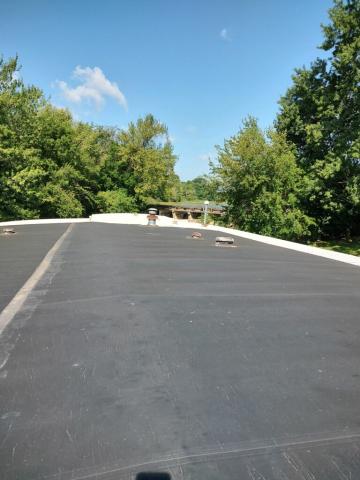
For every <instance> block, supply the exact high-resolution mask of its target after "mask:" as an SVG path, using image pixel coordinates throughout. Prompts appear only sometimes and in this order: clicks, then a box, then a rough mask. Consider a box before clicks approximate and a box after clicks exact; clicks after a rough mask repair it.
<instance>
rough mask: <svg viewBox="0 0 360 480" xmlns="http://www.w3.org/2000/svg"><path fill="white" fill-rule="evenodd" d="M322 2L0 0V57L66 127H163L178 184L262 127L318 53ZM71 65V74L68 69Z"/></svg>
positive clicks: (327, 1) (327, 0)
mask: <svg viewBox="0 0 360 480" xmlns="http://www.w3.org/2000/svg"><path fill="white" fill-rule="evenodd" d="M331 5H332V2H331V1H330V0H301V1H300V0H221V1H220V0H193V1H190V0H102V1H93V0H86V1H85V0H74V1H68V0H62V1H60V0H2V2H1V17H0V53H2V54H3V55H4V56H5V58H6V57H9V56H12V55H14V54H15V53H18V54H19V57H20V62H21V64H22V66H23V68H22V76H23V78H24V80H25V82H26V83H33V84H35V85H37V86H39V87H40V88H41V89H42V90H43V91H44V92H45V94H46V95H47V96H49V97H51V101H52V102H53V103H54V104H56V105H59V106H66V107H68V108H69V109H70V110H71V111H72V112H73V113H74V115H75V117H76V118H78V119H81V120H84V121H88V122H93V123H95V124H104V125H114V126H118V127H125V126H126V125H127V124H128V123H129V122H130V121H132V120H136V119H137V118H138V117H139V116H141V115H144V114H146V113H152V114H154V115H155V116H156V117H157V118H158V119H160V120H161V121H163V122H165V123H166V124H167V125H168V128H169V133H170V136H171V138H172V140H173V143H174V147H175V153H176V154H177V155H178V157H179V160H178V163H177V167H176V170H177V173H178V174H179V175H180V176H181V178H183V179H189V178H193V177H195V176H197V175H199V174H202V173H206V172H207V171H208V157H209V156H210V157H211V158H212V159H214V158H215V149H214V145H216V144H222V143H223V141H224V138H228V137H229V136H231V135H233V134H234V133H236V132H237V131H238V129H239V127H240V126H241V122H242V119H243V118H244V117H246V116H247V115H249V114H251V115H254V116H255V117H257V118H258V120H259V123H260V125H261V126H262V127H267V126H270V125H271V124H272V122H273V120H274V118H275V115H276V112H277V110H278V105H277V101H278V99H279V97H280V95H281V94H282V93H284V92H285V90H286V88H287V87H288V86H289V85H290V82H291V74H292V72H293V70H294V68H295V67H299V66H302V65H309V63H310V62H311V61H312V60H314V58H315V57H316V56H319V55H321V51H319V50H318V49H317V46H318V45H319V44H320V43H321V39H322V33H321V28H320V23H327V21H328V17H327V10H328V9H329V8H330V7H331ZM76 67H78V68H76Z"/></svg>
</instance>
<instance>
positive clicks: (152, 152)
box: [116, 115, 177, 204]
mask: <svg viewBox="0 0 360 480" xmlns="http://www.w3.org/2000/svg"><path fill="white" fill-rule="evenodd" d="M118 145H119V151H118V159H117V160H116V161H117V162H118V177H119V179H120V180H121V183H122V184H123V185H124V186H125V188H126V189H127V191H128V192H129V194H130V195H132V196H134V197H135V198H136V199H137V201H138V202H139V203H140V204H141V203H144V202H146V201H147V199H148V198H155V199H159V200H168V199H169V198H170V197H171V195H172V188H173V184H174V182H176V180H177V177H176V175H175V173H174V166H175V161H176V156H175V155H174V153H173V147H172V145H171V142H170V140H169V138H168V132H167V128H166V126H165V125H164V124H162V123H160V122H159V121H158V120H156V119H155V118H154V117H153V116H152V115H146V117H145V118H140V119H139V120H138V121H137V122H136V124H134V123H132V122H131V123H130V124H129V127H128V129H127V130H122V131H121V132H120V133H119V135H118Z"/></svg>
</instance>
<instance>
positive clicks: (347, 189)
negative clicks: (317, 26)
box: [276, 0, 360, 236]
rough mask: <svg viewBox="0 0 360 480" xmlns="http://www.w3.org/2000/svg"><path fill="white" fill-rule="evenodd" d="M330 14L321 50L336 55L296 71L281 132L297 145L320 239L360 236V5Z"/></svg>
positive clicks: (308, 207) (359, 0) (339, 5)
mask: <svg viewBox="0 0 360 480" xmlns="http://www.w3.org/2000/svg"><path fill="white" fill-rule="evenodd" d="M329 15H330V20H331V23H330V24H329V25H327V26H323V32H324V41H323V43H322V45H321V48H322V49H323V50H324V51H325V52H328V53H329V54H330V56H329V57H328V58H326V59H317V60H316V61H315V62H314V63H313V64H312V65H311V66H310V68H302V69H298V70H296V72H295V75H294V76H293V84H292V86H291V87H290V88H289V89H288V91H287V92H286V94H285V95H284V96H283V97H282V98H281V100H280V113H279V115H278V118H277V122H276V127H277V130H278V131H279V132H284V133H285V134H286V137H287V139H288V140H289V141H290V142H292V143H294V144H295V146H296V157H297V162H298V165H300V166H301V168H303V169H304V171H305V172H306V175H307V177H308V179H309V182H310V185H311V189H310V191H309V195H308V196H307V197H306V198H305V199H304V202H303V207H304V209H305V211H306V212H307V213H308V214H309V215H311V216H313V217H314V218H315V220H316V223H317V226H318V231H319V234H320V235H324V236H339V235H348V236H349V235H351V234H359V233H360V53H359V52H360V0H348V1H346V2H344V1H341V0H336V1H335V2H334V7H333V8H332V9H331V10H330V11H329Z"/></svg>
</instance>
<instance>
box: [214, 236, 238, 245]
mask: <svg viewBox="0 0 360 480" xmlns="http://www.w3.org/2000/svg"><path fill="white" fill-rule="evenodd" d="M234 243H235V241H234V239H233V238H232V237H216V239H215V247H236V245H234Z"/></svg>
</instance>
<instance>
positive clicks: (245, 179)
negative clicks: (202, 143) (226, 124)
mask: <svg viewBox="0 0 360 480" xmlns="http://www.w3.org/2000/svg"><path fill="white" fill-rule="evenodd" d="M218 152H219V165H218V166H217V167H216V168H215V173H216V174H217V175H218V176H219V177H220V178H221V186H222V196H223V198H224V200H226V202H227V204H228V217H229V221H230V222H231V223H234V224H235V225H238V226H241V228H243V229H245V230H248V231H251V232H257V233H261V234H263V235H273V236H276V237H281V238H288V239H296V238H301V237H306V236H307V235H309V233H310V226H311V225H312V224H313V221H312V219H311V218H309V217H308V216H307V215H305V214H304V213H303V212H302V211H301V209H300V200H299V199H300V198H302V196H304V195H305V194H306V188H305V185H306V181H305V179H304V176H303V174H302V171H301V169H300V168H299V167H298V166H297V165H296V160H295V154H294V149H293V147H292V146H291V145H290V144H288V143H287V141H286V139H285V136H284V135H283V134H281V133H277V132H275V131H273V130H271V131H269V132H268V133H267V135H265V134H264V132H262V131H261V130H260V128H259V127H258V125H257V122H256V120H255V119H253V118H249V119H247V120H246V121H245V122H244V127H243V128H242V129H241V130H240V132H239V133H238V134H237V135H235V136H234V137H232V138H230V139H229V140H225V143H224V146H223V147H222V148H220V147H218Z"/></svg>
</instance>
